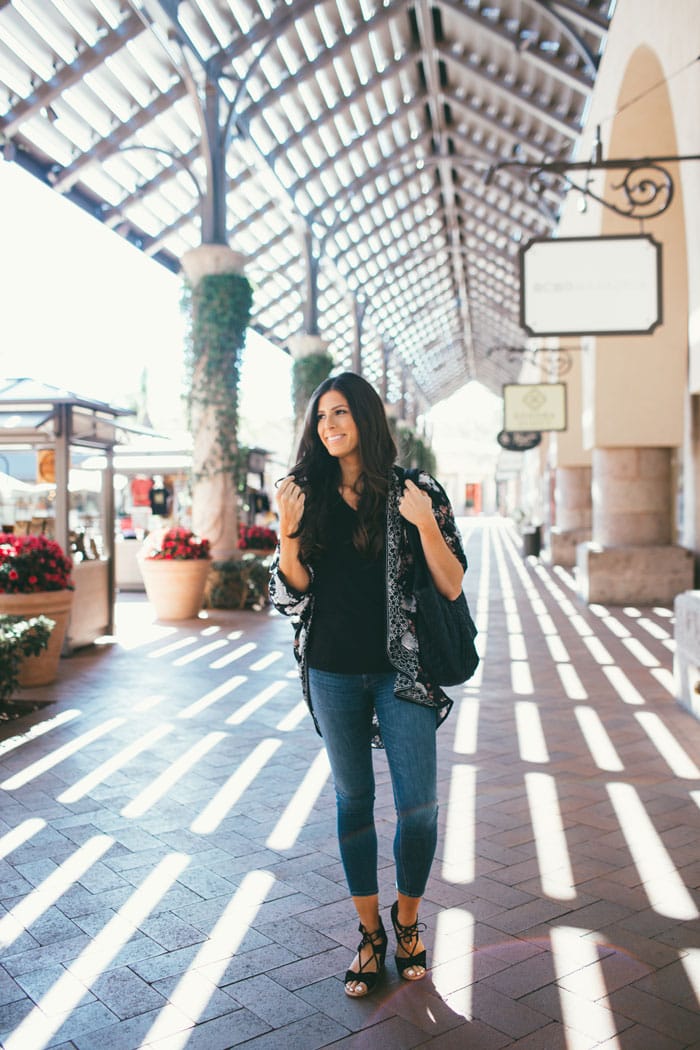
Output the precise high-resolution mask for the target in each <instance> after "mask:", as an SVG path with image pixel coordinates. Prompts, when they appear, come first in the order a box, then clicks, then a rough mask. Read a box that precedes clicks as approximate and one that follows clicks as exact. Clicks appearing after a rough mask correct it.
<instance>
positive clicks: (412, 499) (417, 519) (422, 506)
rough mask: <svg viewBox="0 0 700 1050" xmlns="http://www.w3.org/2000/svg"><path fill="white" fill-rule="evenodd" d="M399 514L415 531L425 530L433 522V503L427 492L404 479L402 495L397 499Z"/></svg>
mask: <svg viewBox="0 0 700 1050" xmlns="http://www.w3.org/2000/svg"><path fill="white" fill-rule="evenodd" d="M399 513H400V514H401V517H402V518H405V519H406V521H410V522H411V524H412V525H415V526H416V528H417V529H419V530H420V529H421V528H425V527H426V526H429V525H430V524H431V523H433V522H434V521H435V518H434V516H433V501H432V500H431V498H430V496H429V495H428V493H427V492H424V491H423V489H421V488H419V487H418V486H417V485H416V484H415V483H414V482H413V481H409V480H408V479H406V483H405V488H404V490H403V495H402V496H401V497H400V498H399Z"/></svg>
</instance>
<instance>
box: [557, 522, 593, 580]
mask: <svg viewBox="0 0 700 1050" xmlns="http://www.w3.org/2000/svg"><path fill="white" fill-rule="evenodd" d="M590 538H591V530H590V528H583V529H559V528H557V527H556V526H555V527H554V528H552V529H550V533H549V550H548V552H547V561H549V563H550V564H551V565H561V566H563V567H564V568H565V569H572V568H573V567H574V566H575V565H576V548H577V547H578V545H579V544H580V543H586V542H587V541H588V540H590Z"/></svg>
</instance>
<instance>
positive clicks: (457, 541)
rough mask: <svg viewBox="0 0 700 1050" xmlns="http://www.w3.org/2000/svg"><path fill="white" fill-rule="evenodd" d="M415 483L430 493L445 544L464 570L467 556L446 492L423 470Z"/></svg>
mask: <svg viewBox="0 0 700 1050" xmlns="http://www.w3.org/2000/svg"><path fill="white" fill-rule="evenodd" d="M417 484H418V485H419V486H420V487H421V488H422V489H425V491H426V492H428V494H429V495H430V498H431V500H432V501H433V514H434V515H435V520H436V521H437V523H438V525H439V526H440V532H441V533H442V535H443V536H444V538H445V542H446V543H447V546H448V547H449V548H450V550H451V551H452V553H453V554H454V556H455V557H456V558H457V560H458V561H459V562H460V564H461V565H462V568H463V569H464V570H465V571H466V569H467V556H466V554H465V553H464V547H463V545H462V536H461V534H460V531H459V529H458V528H457V522H456V521H455V516H454V511H453V510H452V504H451V503H450V501H449V498H448V496H447V493H446V492H445V490H444V488H443V487H442V485H441V484H440V482H439V481H437V480H436V479H435V478H434V477H433V476H432V474H426V473H424V472H423V471H420V472H419V474H418V482H417Z"/></svg>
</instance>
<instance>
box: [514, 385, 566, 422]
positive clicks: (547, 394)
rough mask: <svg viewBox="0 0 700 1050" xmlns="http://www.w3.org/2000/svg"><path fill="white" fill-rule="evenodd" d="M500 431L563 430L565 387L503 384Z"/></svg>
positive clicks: (564, 420)
mask: <svg viewBox="0 0 700 1050" xmlns="http://www.w3.org/2000/svg"><path fill="white" fill-rule="evenodd" d="M503 429H504V430H506V431H509V430H510V431H518V432H521V433H522V432H523V431H526V430H530V431H532V430H537V431H542V430H566V383H505V384H504V386H503Z"/></svg>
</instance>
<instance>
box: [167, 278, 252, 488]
mask: <svg viewBox="0 0 700 1050" xmlns="http://www.w3.org/2000/svg"><path fill="white" fill-rule="evenodd" d="M181 305H182V309H183V310H184V311H185V313H186V316H187V317H188V318H189V326H188V331H187V336H186V348H185V370H186V377H187V394H186V399H187V423H188V427H189V429H190V432H192V431H193V428H194V425H195V418H196V416H197V414H198V413H200V412H203V411H206V410H207V409H211V410H213V412H214V420H215V431H216V441H215V444H214V446H213V447H212V450H211V454H210V456H209V458H208V460H207V461H206V462H205V463H204V464H202V466H201V470H200V473H199V477H200V478H201V477H211V476H213V475H215V474H219V473H223V474H230V475H231V477H232V478H233V480H234V485H235V487H236V489H240V485H241V477H242V475H243V476H244V474H245V464H246V454H245V453H246V451H247V450H243V449H239V447H238V407H239V384H240V375H241V353H242V350H243V348H244V346H245V338H246V330H247V328H248V324H249V323H250V314H251V309H252V305H253V289H252V286H251V284H250V282H249V280H248V279H247V277H244V276H243V275H242V274H237V273H220V274H208V275H207V276H205V277H202V278H201V280H200V281H199V282H198V283H197V286H196V287H195V288H193V287H192V285H191V284H189V282H185V283H184V285H183V292H182V301H181ZM195 480H197V479H196V478H195Z"/></svg>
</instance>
